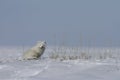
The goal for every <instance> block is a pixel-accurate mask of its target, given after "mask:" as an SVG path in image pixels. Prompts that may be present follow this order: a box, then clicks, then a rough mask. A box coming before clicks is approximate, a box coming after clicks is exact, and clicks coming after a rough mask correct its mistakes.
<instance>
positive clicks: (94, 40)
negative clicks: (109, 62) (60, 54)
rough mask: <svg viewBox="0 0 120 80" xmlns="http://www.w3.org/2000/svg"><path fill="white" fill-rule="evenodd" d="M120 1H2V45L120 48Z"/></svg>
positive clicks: (0, 30) (0, 43)
mask: <svg viewBox="0 0 120 80" xmlns="http://www.w3.org/2000/svg"><path fill="white" fill-rule="evenodd" d="M119 34H120V0H0V45H23V44H24V45H32V44H35V42H36V41H39V40H45V41H47V43H48V45H63V44H65V45H71V46H72V45H74V46H78V45H81V46H103V47H104V46H113V47H118V46H120V36H119Z"/></svg>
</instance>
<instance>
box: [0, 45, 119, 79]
mask: <svg viewBox="0 0 120 80" xmlns="http://www.w3.org/2000/svg"><path fill="white" fill-rule="evenodd" d="M26 49H28V47H26V48H24V50H26ZM59 50H62V51H58V50H54V49H53V47H48V48H47V50H46V51H45V53H44V55H43V56H42V58H41V59H39V60H28V61H24V60H22V59H21V56H22V52H23V49H22V48H21V47H0V80H120V60H119V58H120V57H119V53H120V52H119V51H120V49H119V48H117V49H116V48H112V49H110V48H104V49H103V48H102V49H101V48H94V49H93V48H89V49H88V48H84V49H73V48H72V49H71V48H69V49H68V48H64V50H65V51H63V49H59ZM76 50H77V52H76ZM53 52H54V54H55V52H57V53H58V54H60V53H61V54H63V56H64V55H66V54H67V55H68V54H70V55H73V56H74V55H78V54H79V53H82V54H83V52H84V53H86V55H88V54H89V56H91V57H90V58H84V56H83V59H82V58H81V57H80V58H77V59H72V60H69V59H65V60H61V59H59V58H57V59H56V58H55V59H54V58H51V57H49V56H50V55H51V54H52V53H53ZM57 53H56V54H57ZM76 53H77V54H76ZM99 54H101V55H103V54H104V55H103V56H104V58H103V57H101V55H99ZM98 57H100V58H98ZM60 58H61V57H60Z"/></svg>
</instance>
